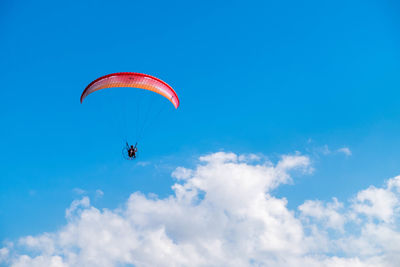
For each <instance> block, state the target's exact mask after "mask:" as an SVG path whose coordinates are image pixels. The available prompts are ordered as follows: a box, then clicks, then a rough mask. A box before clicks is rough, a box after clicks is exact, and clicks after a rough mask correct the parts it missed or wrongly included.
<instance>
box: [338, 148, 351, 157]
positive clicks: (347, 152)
mask: <svg viewBox="0 0 400 267" xmlns="http://www.w3.org/2000/svg"><path fill="white" fill-rule="evenodd" d="M336 151H337V152H338V153H343V154H345V155H346V156H351V154H352V153H351V150H350V148H348V147H342V148H339V149H338V150H336Z"/></svg>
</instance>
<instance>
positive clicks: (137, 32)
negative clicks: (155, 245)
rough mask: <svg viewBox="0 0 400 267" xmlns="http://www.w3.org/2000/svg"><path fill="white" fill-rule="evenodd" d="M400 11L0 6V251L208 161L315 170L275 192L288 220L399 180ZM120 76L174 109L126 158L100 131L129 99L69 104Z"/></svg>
mask: <svg viewBox="0 0 400 267" xmlns="http://www.w3.org/2000/svg"><path fill="white" fill-rule="evenodd" d="M399 12H400V6H399V4H398V3H397V2H395V1H378V0H375V1H372V0H368V1H357V0H354V1H344V0H343V1H342V0H339V1H335V2H326V1H306V2H302V3H299V2H298V1H202V2H192V1H146V2H143V1H112V2H107V1H66V2H59V1H19V2H15V1H8V0H6V1H2V3H1V4H0V33H1V34H0V40H1V42H0V78H1V81H2V89H1V90H0V94H1V99H2V104H1V105H0V114H1V115H0V116H1V125H2V127H1V131H0V140H1V141H0V143H1V150H2V153H1V156H0V159H1V161H0V173H1V179H0V239H1V240H16V239H17V238H19V237H21V236H26V235H37V234H40V233H43V232H51V231H55V230H57V229H59V228H60V227H62V225H64V224H65V209H66V208H67V207H68V206H69V205H70V203H71V202H72V201H73V200H75V199H77V198H79V197H81V194H80V193H79V190H77V189H82V190H84V191H85V192H86V193H84V194H85V195H88V196H89V197H91V201H92V203H93V204H94V205H95V206H96V207H97V208H99V209H101V208H110V209H113V208H116V207H118V206H119V205H121V203H123V202H124V201H125V200H126V199H127V198H128V197H129V195H130V194H131V193H133V192H136V191H140V192H142V193H144V194H148V193H155V194H158V195H159V196H161V197H166V196H168V195H170V194H171V193H172V189H171V186H172V185H173V184H174V183H175V181H174V179H173V178H171V173H172V172H173V171H174V169H175V168H176V167H178V166H186V167H193V166H194V165H195V164H196V162H197V159H198V158H199V156H201V155H205V154H209V153H215V152H218V151H225V152H234V153H236V154H246V153H254V154H258V155H263V156H264V157H267V158H268V159H269V160H270V161H271V162H273V163H276V162H277V161H278V160H279V158H280V155H282V154H296V151H298V152H299V153H300V154H302V155H307V156H308V157H309V158H310V159H311V161H312V164H313V169H314V171H313V172H312V173H311V174H308V175H305V176H302V177H301V178H299V179H295V180H294V181H293V184H294V185H283V186H281V187H279V188H277V189H275V190H276V191H275V192H274V194H276V196H278V197H285V198H286V199H287V200H288V207H289V208H294V207H297V206H299V205H300V204H301V203H303V202H304V201H305V200H307V199H311V200H312V199H320V200H324V201H325V200H330V199H331V198H332V197H338V198H339V199H348V198H351V197H353V196H354V195H355V194H356V192H358V191H360V190H362V189H365V188H367V187H368V186H370V185H375V186H380V185H382V184H383V183H384V181H385V180H386V179H388V178H390V177H394V176H396V175H398V174H399V173H400V166H399V164H398V162H399V160H400V155H399V152H398V151H399V150H400V139H399V138H398V136H399V135H400V125H399V123H398V122H399V118H400V109H399V106H400V101H399V99H400V93H399V90H398V88H399V86H400V77H399V75H398V73H399V70H400V63H399V62H400V53H399V45H400V38H399V36H400V35H399V26H400V20H399ZM121 71H133V72H141V73H147V74H150V75H154V76H157V77H159V78H161V79H163V80H164V81H166V82H167V83H169V84H170V85H171V86H172V87H173V88H175V90H176V91H177V93H178V95H179V97H180V100H181V106H180V107H179V109H178V110H176V111H175V110H174V109H173V107H172V105H171V106H170V107H168V108H167V109H166V112H165V114H163V119H160V120H158V121H157V126H156V127H155V128H154V130H152V131H151V132H148V133H147V134H146V138H145V139H144V140H143V142H142V143H141V144H140V158H139V159H138V160H137V161H136V162H126V161H124V160H123V159H122V158H121V153H120V151H121V146H122V140H121V133H120V132H118V130H117V131H116V130H115V128H113V127H111V126H110V125H111V124H113V123H114V122H115V121H117V119H116V117H118V114H117V113H118V112H117V111H116V110H118V107H119V103H118V100H119V99H129V97H132V96H133V95H132V94H133V93H131V92H128V91H126V90H120V91H118V92H115V93H109V94H106V93H104V94H101V95H100V94H99V96H93V97H92V96H90V99H88V100H90V101H88V103H84V104H83V105H81V104H80V103H79V97H80V94H81V92H82V91H83V89H84V88H85V86H86V85H87V84H88V83H89V82H90V81H92V80H93V79H95V78H97V77H99V76H102V75H105V74H108V73H113V72H121ZM119 93H120V95H119ZM108 95H109V96H110V99H111V98H113V101H110V103H108V99H107V98H106V96H108ZM130 101H132V105H135V100H128V102H130ZM86 104H87V105H86ZM161 105H162V104H161ZM132 116H134V112H132ZM117 123H118V122H117ZM132 123H134V122H132ZM344 147H346V148H349V149H350V151H351V155H348V156H346V155H345V154H344V153H339V152H335V151H337V150H338V149H340V148H344ZM328 150H329V153H328ZM140 162H142V164H139V163H140ZM146 164H148V165H146ZM141 165H146V166H141ZM96 190H101V191H102V192H104V196H102V197H96V196H95V195H96Z"/></svg>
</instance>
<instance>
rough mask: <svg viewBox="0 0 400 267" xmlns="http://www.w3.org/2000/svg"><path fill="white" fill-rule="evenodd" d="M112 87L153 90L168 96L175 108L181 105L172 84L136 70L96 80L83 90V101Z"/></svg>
mask: <svg viewBox="0 0 400 267" xmlns="http://www.w3.org/2000/svg"><path fill="white" fill-rule="evenodd" d="M112 87H134V88H140V89H144V90H149V91H153V92H155V93H157V94H160V95H162V96H164V97H165V98H167V99H168V100H169V101H170V102H171V103H172V104H173V105H174V107H175V108H178V107H179V98H178V95H177V94H176V92H175V91H174V89H172V87H171V86H169V85H168V84H167V83H166V82H164V81H162V80H160V79H158V78H156V77H153V76H150V75H147V74H142V73H136V72H119V73H112V74H108V75H105V76H102V77H100V78H98V79H96V80H94V81H93V82H91V83H90V84H89V85H88V86H87V87H86V88H85V90H84V91H83V93H82V95H81V103H82V102H83V100H84V99H85V98H86V96H88V95H89V94H91V93H93V92H95V91H98V90H101V89H106V88H112Z"/></svg>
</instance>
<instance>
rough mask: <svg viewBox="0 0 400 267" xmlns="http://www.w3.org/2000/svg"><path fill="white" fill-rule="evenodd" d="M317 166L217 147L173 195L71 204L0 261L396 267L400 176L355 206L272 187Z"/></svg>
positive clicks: (186, 171) (183, 174)
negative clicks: (61, 221) (294, 204)
mask: <svg viewBox="0 0 400 267" xmlns="http://www.w3.org/2000/svg"><path fill="white" fill-rule="evenodd" d="M311 172H312V166H311V161H310V159H309V157H307V156H304V155H301V154H299V153H297V154H294V155H284V156H282V157H281V158H280V160H279V161H278V162H277V163H272V162H270V161H265V160H264V161H263V160H261V157H259V156H256V157H254V156H251V155H236V154H234V153H225V152H219V153H213V154H209V155H205V156H203V157H200V159H199V163H198V165H197V166H196V167H194V168H185V167H178V168H176V170H175V171H174V172H173V173H172V176H173V177H174V178H175V179H176V183H175V184H174V185H173V187H172V188H173V190H174V193H173V194H172V195H170V196H168V197H166V198H158V197H157V196H156V195H154V194H152V195H148V196H146V195H144V194H142V193H140V192H135V193H133V194H132V195H131V196H130V197H129V199H128V200H127V201H126V203H125V205H123V206H122V207H120V208H118V209H115V210H108V209H103V210H99V209H97V208H96V207H94V206H93V205H91V204H90V200H89V198H88V197H83V198H82V199H80V200H76V201H74V202H73V203H72V204H71V206H70V207H69V208H68V209H67V211H66V219H67V223H66V225H65V226H64V227H62V228H61V229H60V230H59V231H56V232H53V233H44V234H42V235H38V236H27V237H23V238H20V239H19V240H18V241H17V242H15V244H7V245H6V246H5V247H3V248H1V249H0V260H2V261H3V262H5V263H7V264H8V265H10V266H14V267H17V266H18V267H24V266H54V267H56V266H57V267H58V266H68V267H69V266H84V267H85V266H105V267H108V266H110V267H111V266H132V265H134V266H278V267H279V266H289V267H290V266H327V267H330V266H332V267H334V266H341V267H342V266H352V267H353V266H399V265H400V256H399V255H400V232H399V229H398V228H399V227H398V226H399V224H398V217H397V216H396V214H398V212H397V211H398V209H399V206H400V204H399V189H400V176H399V177H395V178H393V179H390V180H388V181H387V183H386V184H385V185H384V186H383V187H381V188H376V187H370V188H367V189H365V190H363V191H361V192H359V193H358V194H356V196H355V197H354V199H352V200H350V201H348V202H340V201H339V200H337V199H336V198H333V199H332V201H329V202H322V201H319V200H307V201H305V202H304V203H303V204H302V205H300V206H299V207H298V208H297V209H296V210H290V209H289V208H288V207H287V200H286V199H285V198H278V197H276V196H274V195H273V189H275V188H277V187H278V186H279V185H281V184H286V183H290V182H292V180H293V177H292V176H293V175H294V174H297V175H299V174H309V173H311Z"/></svg>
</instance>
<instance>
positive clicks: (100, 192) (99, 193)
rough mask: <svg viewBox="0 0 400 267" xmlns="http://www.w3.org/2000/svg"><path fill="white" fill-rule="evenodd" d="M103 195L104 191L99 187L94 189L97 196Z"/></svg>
mask: <svg viewBox="0 0 400 267" xmlns="http://www.w3.org/2000/svg"><path fill="white" fill-rule="evenodd" d="M103 196H104V192H103V191H102V190H100V189H97V190H96V197H97V198H101V197H103Z"/></svg>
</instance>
